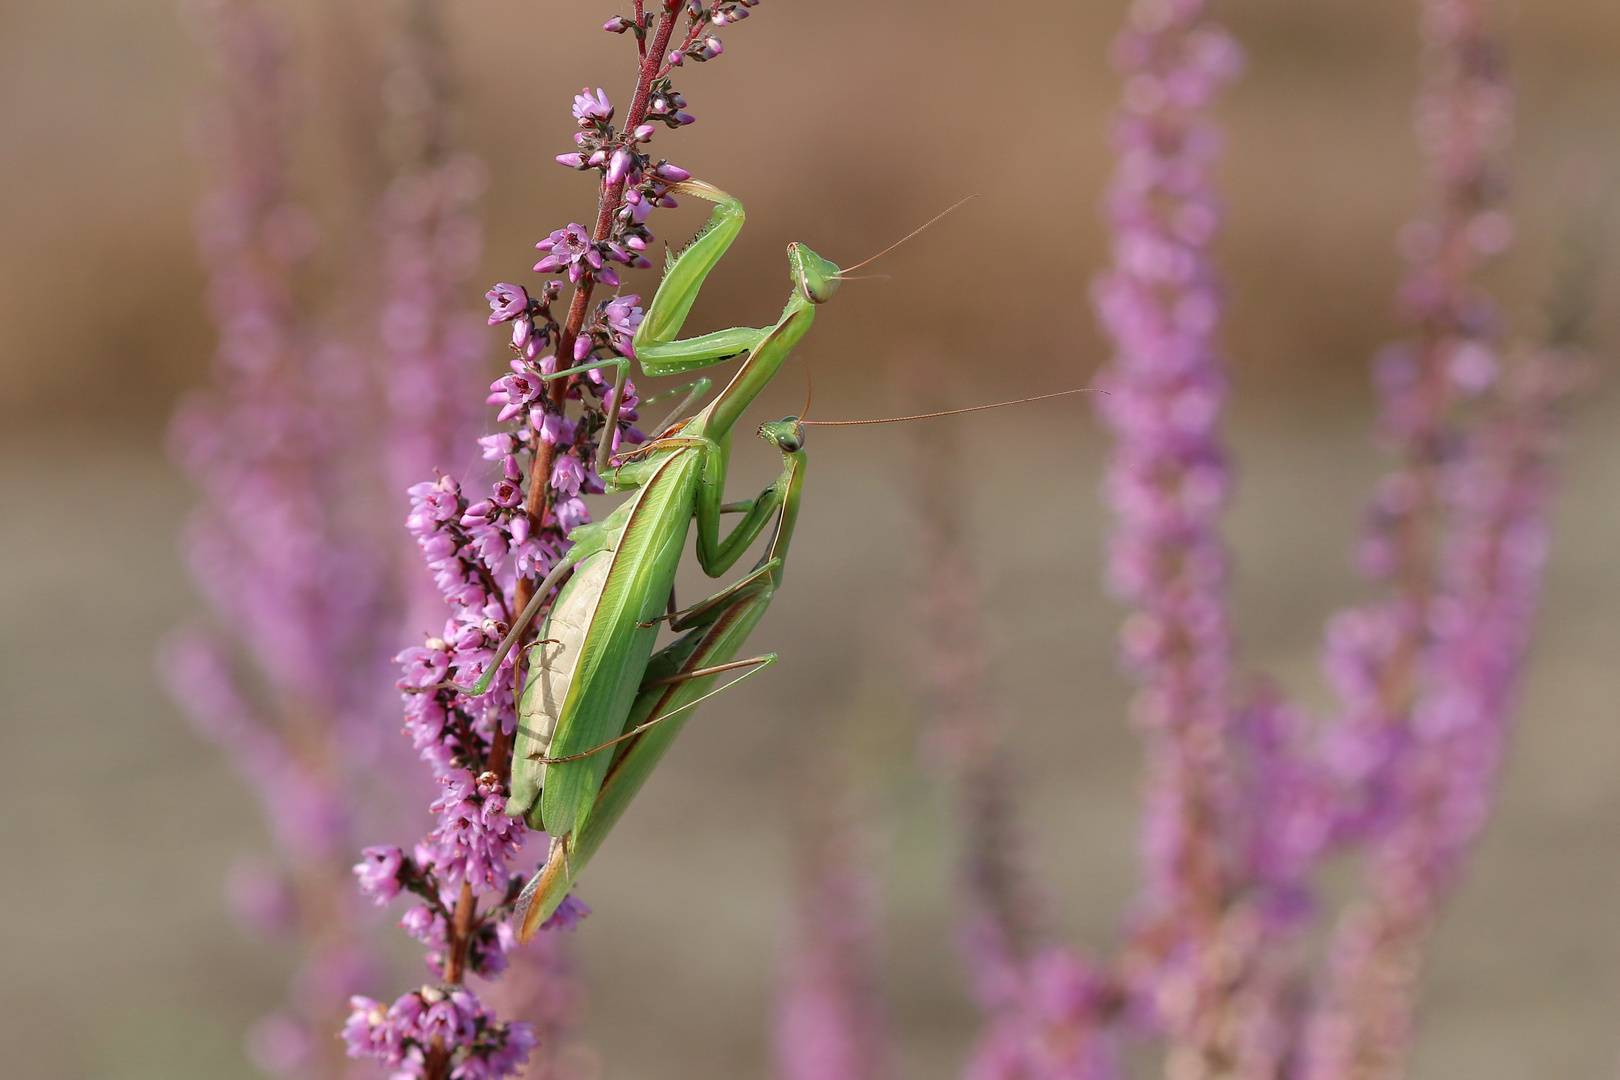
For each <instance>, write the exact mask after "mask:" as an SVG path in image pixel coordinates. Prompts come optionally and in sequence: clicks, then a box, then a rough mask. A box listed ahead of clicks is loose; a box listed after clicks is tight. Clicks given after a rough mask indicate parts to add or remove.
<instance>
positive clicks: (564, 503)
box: [344, 0, 758, 1080]
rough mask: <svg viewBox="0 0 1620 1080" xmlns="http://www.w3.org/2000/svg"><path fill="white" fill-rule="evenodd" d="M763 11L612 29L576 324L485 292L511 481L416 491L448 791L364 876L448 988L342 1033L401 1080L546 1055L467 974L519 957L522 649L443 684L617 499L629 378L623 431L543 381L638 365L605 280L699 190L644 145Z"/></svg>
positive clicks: (429, 759) (427, 730)
mask: <svg viewBox="0 0 1620 1080" xmlns="http://www.w3.org/2000/svg"><path fill="white" fill-rule="evenodd" d="M757 2H758V0H739V2H737V3H710V4H704V3H702V2H700V0H684V2H682V0H662V2H661V3H659V4H658V5H657V7H658V9H659V10H657V11H653V10H648V9H647V6H646V5H645V3H644V2H643V0H637V2H636V3H635V6H634V11H633V15H632V16H630V17H625V16H615V17H614V18H613V19H610V20H609V21H608V22H607V24H606V25H605V26H604V29H605V30H607V31H608V32H610V33H615V34H621V35H622V34H627V33H629V34H633V35H634V39H635V41H636V46H637V54H638V62H637V78H636V85H635V90H634V93H633V94H632V98H631V107H630V110H629V115H628V117H627V118H626V122H625V124H624V126H623V127H622V128H616V127H615V126H614V125H613V122H612V121H613V119H614V115H615V110H614V108H613V105H612V104H611V102H610V101H609V100H608V96H607V94H606V93H605V92H604V91H603V90H601V89H598V90H596V91H595V92H592V91H591V90H590V89H588V88H587V89H585V90H583V91H582V92H581V93H580V94H579V95H578V96H577V97H576V98H575V99H574V108H573V115H574V118H575V120H576V121H577V122H578V124H579V128H580V130H579V132H578V134H577V135H576V136H575V143H576V144H577V146H578V150H577V151H575V152H571V153H568V154H563V155H561V156H560V157H559V158H558V160H559V161H560V162H561V163H562V164H564V165H566V166H569V167H570V168H574V169H577V170H579V171H582V172H593V173H596V174H597V175H598V177H599V179H598V192H599V202H598V211H597V219H596V224H595V227H594V229H592V230H590V231H587V230H586V229H585V227H584V226H582V225H580V224H578V223H570V224H568V225H567V226H565V227H563V228H561V229H558V230H556V231H554V232H553V233H551V235H550V236H548V237H547V238H545V239H544V240H542V241H540V243H539V244H537V245H536V247H538V248H539V249H540V250H541V251H542V252H544V253H545V254H544V257H543V258H541V260H540V261H539V262H538V263H537V264H536V265H535V270H536V271H537V272H539V273H542V274H553V273H560V274H563V275H564V276H565V277H566V278H567V283H568V285H569V286H570V287H571V288H572V290H573V291H572V295H571V297H570V300H569V302H568V306H567V309H566V312H563V311H559V310H558V309H557V305H558V302H559V300H560V299H561V296H562V292H563V289H564V287H565V284H564V282H563V281H561V280H549V281H546V282H545V283H544V284H543V285H542V286H541V287H540V288H539V289H538V290H537V291H536V293H535V295H532V296H531V295H530V293H529V291H528V290H527V289H525V288H523V287H522V286H520V285H514V284H506V283H502V284H498V285H496V286H495V287H494V288H493V289H491V290H490V291H489V293H488V294H487V296H488V299H489V303H490V310H491V314H490V316H489V324H490V325H491V326H495V325H509V326H510V330H511V348H512V360H511V364H510V366H511V374H509V375H506V376H504V377H503V378H501V379H499V380H497V381H496V382H495V383H494V384H493V386H492V387H491V391H492V395H491V397H490V398H489V403H490V404H497V405H499V406H500V407H501V408H500V412H499V414H498V416H497V421H498V422H500V423H502V424H504V425H506V427H505V429H504V430H502V431H499V432H496V433H493V434H490V435H488V436H485V437H484V438H481V439H479V440H478V442H479V444H480V445H481V446H482V448H483V456H484V458H485V459H486V460H489V461H493V462H499V467H500V476H499V478H498V479H497V480H496V481H495V482H494V483H493V485H492V486H491V487H490V489H489V491H488V494H487V495H486V496H485V497H482V498H472V497H469V496H468V495H467V494H465V493H464V491H463V489H462V485H461V484H460V483H459V482H457V481H456V480H455V479H454V478H453V477H451V476H446V475H441V476H440V477H439V478H438V479H437V480H435V481H424V482H420V483H417V484H416V485H415V486H414V487H412V488H411V498H412V510H411V514H410V517H409V519H408V520H407V522H406V525H407V528H408V529H409V530H410V532H411V534H412V535H413V536H414V537H415V538H416V541H417V544H418V546H419V547H420V548H421V551H422V554H423V557H424V558H425V559H426V560H427V564H428V567H429V569H430V570H431V571H432V572H433V575H434V582H435V584H436V586H437V588H438V589H439V591H440V593H441V595H442V596H443V598H444V602H445V603H446V604H447V605H448V607H449V617H448V618H447V619H446V621H445V622H444V629H443V632H442V636H434V637H430V638H428V639H427V640H426V641H425V642H424V643H423V644H422V645H420V646H416V647H413V648H409V649H406V650H405V651H404V652H402V653H400V654H399V657H398V660H399V662H400V664H401V665H402V667H403V677H402V678H401V680H400V681H399V684H398V685H399V688H400V689H401V690H402V691H403V692H404V698H405V703H406V731H407V733H408V734H409V735H410V737H411V739H412V741H413V744H414V746H415V747H416V749H417V751H418V752H419V754H420V755H421V757H422V760H423V761H424V762H425V763H426V764H427V765H428V767H429V768H430V770H431V771H432V773H433V775H434V777H435V778H436V779H437V780H438V782H439V784H440V786H441V788H442V789H443V794H442V795H441V797H440V798H439V799H438V800H437V801H435V802H434V804H433V806H432V808H431V809H432V810H433V812H434V813H435V815H436V816H437V826H436V828H435V829H434V830H433V831H432V832H431V833H430V834H429V835H428V836H427V837H426V838H424V840H423V841H422V842H421V843H419V844H417V845H416V847H415V850H414V851H413V852H412V853H410V854H406V853H405V852H404V851H402V850H401V849H399V848H395V847H372V848H367V849H366V851H365V860H364V861H363V862H362V863H361V864H360V865H358V866H357V867H355V872H356V873H357V874H358V875H359V877H360V880H361V886H362V888H363V889H364V890H365V891H366V892H368V893H370V894H371V895H372V896H373V898H374V899H375V900H376V901H377V902H378V903H379V904H381V903H387V902H388V901H390V900H392V899H393V898H394V897H396V896H398V895H400V894H401V893H408V894H410V895H411V896H412V897H413V898H414V899H415V900H416V903H415V904H414V906H413V907H411V908H410V910H409V911H407V913H406V915H405V918H404V920H403V922H402V925H403V926H404V928H405V929H406V930H407V932H409V933H410V934H411V935H412V936H413V937H415V938H416V939H417V940H419V941H421V942H423V943H424V944H425V945H426V946H427V947H428V949H429V952H428V956H427V960H428V966H429V968H430V970H431V971H432V973H433V974H434V976H435V977H436V981H435V982H434V983H432V984H429V985H427V986H424V987H422V988H421V989H419V990H415V991H411V992H408V993H406V994H404V995H402V996H401V997H399V998H398V999H397V1000H396V1001H395V1002H394V1003H393V1004H392V1005H386V1006H385V1005H383V1004H382V1003H380V1002H377V1001H373V1000H371V999H369V998H363V997H356V998H354V999H353V1012H352V1014H351V1016H350V1020H349V1023H348V1025H347V1026H346V1027H345V1029H344V1038H345V1040H346V1041H347V1043H348V1047H349V1053H350V1054H351V1055H352V1056H356V1057H362V1056H368V1057H373V1058H376V1059H377V1060H379V1061H381V1062H383V1063H385V1064H386V1065H388V1066H389V1067H390V1068H392V1069H394V1070H395V1071H396V1073H398V1074H401V1075H408V1076H421V1077H426V1078H428V1080H444V1078H446V1077H450V1076H454V1077H457V1078H458V1080H459V1078H464V1077H465V1078H478V1077H495V1076H507V1075H511V1074H513V1073H514V1072H515V1071H516V1069H517V1068H518V1067H519V1065H520V1064H521V1063H522V1061H523V1060H525V1059H526V1058H527V1056H528V1053H529V1051H530V1049H532V1048H533V1046H534V1044H535V1033H534V1030H533V1027H532V1025H530V1024H528V1023H523V1022H515V1021H500V1020H498V1019H497V1018H496V1017H495V1015H494V1014H493V1013H492V1012H491V1011H490V1010H489V1009H488V1007H487V1006H486V1005H484V1003H482V1002H480V1001H479V999H478V998H477V997H476V996H475V995H474V993H473V992H472V991H471V990H470V989H469V988H468V987H467V985H466V977H467V976H468V975H469V974H475V975H479V976H482V977H485V978H494V977H496V976H498V975H499V974H500V973H501V971H502V970H504V968H505V967H506V964H507V960H506V954H507V953H508V952H509V951H510V950H512V949H513V948H515V947H516V939H515V936H514V934H513V932H512V928H511V926H510V924H509V917H510V915H511V913H512V910H513V907H514V905H515V902H516V900H517V897H518V893H519V891H520V889H521V887H522V883H523V878H524V875H523V874H522V873H521V872H519V871H517V870H516V869H515V868H514V867H513V865H512V864H513V860H514V859H515V857H516V855H517V853H518V850H519V848H521V847H522V845H523V843H524V827H523V825H522V823H521V822H520V821H517V820H514V819H512V818H509V817H507V816H506V814H505V805H506V798H507V795H508V787H507V785H508V777H509V772H510V764H511V763H510V752H511V739H512V735H513V732H514V729H515V724H516V717H515V715H514V712H513V706H512V698H513V687H514V685H515V682H516V680H517V677H518V673H517V667H516V665H517V663H518V662H520V661H518V660H517V659H516V658H517V657H521V656H522V655H523V653H524V650H522V649H518V650H514V652H513V654H512V657H511V658H508V659H507V660H505V661H503V662H502V665H501V667H500V668H499V669H498V670H496V671H495V672H494V673H493V681H492V682H491V683H490V685H489V687H488V691H487V693H485V694H483V695H482V696H479V697H469V696H466V695H464V694H462V693H460V692H459V691H456V690H454V689H452V688H448V687H447V686H446V685H445V684H446V682H447V680H448V681H453V682H454V683H456V684H458V685H463V686H465V685H470V684H472V683H474V682H476V681H477V680H478V679H479V678H480V677H481V676H482V675H484V674H485V673H486V671H487V670H488V669H489V667H490V665H491V663H492V662H493V661H494V654H495V648H496V645H497V644H498V643H499V641H500V639H501V637H502V636H503V635H504V634H505V633H506V631H507V628H508V627H509V626H510V625H511V622H512V620H513V618H514V617H515V615H516V613H517V612H519V611H520V610H522V609H523V607H524V606H526V604H527V603H528V600H529V599H530V597H531V596H532V595H533V593H532V590H533V588H534V587H535V583H536V582H537V581H538V580H539V579H540V578H541V577H543V576H544V575H545V574H546V573H547V572H548V571H549V570H550V569H551V568H552V566H553V565H555V563H556V561H557V559H558V558H560V557H561V555H562V554H563V553H564V552H565V551H566V550H567V547H568V539H567V536H568V533H569V531H570V530H572V529H573V528H574V527H575V526H577V525H580V524H582V523H584V522H586V521H587V520H589V513H588V511H587V509H586V507H585V503H584V501H583V499H582V498H581V497H580V496H581V495H582V494H586V493H590V492H600V491H602V490H603V486H602V481H601V479H600V478H599V477H598V476H597V475H596V474H595V472H594V470H593V465H592V463H593V461H594V459H595V454H596V449H597V446H598V444H599V443H600V442H601V441H603V440H608V441H609V442H610V444H611V446H612V447H618V446H619V445H620V444H621V443H625V442H628V443H637V442H640V441H642V439H643V436H642V434H641V433H640V432H639V431H638V430H637V429H636V428H635V427H634V421H635V420H636V418H637V415H636V403H637V399H636V395H635V387H634V385H633V384H632V383H629V382H626V383H625V384H624V386H623V390H622V396H621V400H620V401H619V402H618V403H617V417H618V422H617V423H616V424H615V426H614V429H613V430H611V431H609V430H606V428H607V418H608V416H609V415H610V414H612V413H613V402H612V400H611V398H612V395H613V394H614V393H615V391H614V388H613V386H612V384H611V383H609V382H608V381H606V380H605V379H604V378H603V377H602V374H601V371H600V370H599V369H597V370H591V371H589V372H586V373H583V374H576V375H568V376H566V377H564V378H558V379H553V380H549V381H548V380H546V379H545V378H544V376H548V375H551V374H554V373H557V372H562V371H565V370H567V369H569V368H572V367H575V366H578V365H583V364H585V363H588V362H590V361H592V360H593V359H606V358H612V357H632V358H633V356H634V353H633V351H632V348H631V344H630V343H631V339H632V337H633V335H634V333H635V329H636V327H637V325H638V324H639V323H640V321H641V317H642V309H641V307H640V306H639V304H638V301H639V300H640V297H639V296H636V295H633V294H630V295H622V296H613V297H611V298H609V299H607V300H603V301H597V302H595V304H594V306H593V297H594V293H595V290H596V287H597V286H598V285H606V286H608V287H616V286H618V285H619V275H618V273H617V271H616V270H615V269H614V266H613V264H614V263H618V264H620V265H624V266H628V267H634V268H646V267H648V266H650V265H651V264H650V262H649V260H648V259H647V258H646V257H645V255H643V254H642V252H643V251H645V249H646V247H647V245H648V243H649V242H650V241H651V239H652V234H651V232H650V231H649V230H648V228H647V221H648V217H649V214H650V213H651V211H652V210H653V209H654V208H655V207H658V206H673V205H675V199H674V197H673V196H672V195H671V194H670V190H669V189H670V186H671V185H672V184H675V183H678V182H680V181H682V180H685V179H688V178H689V176H688V174H687V173H686V171H685V170H683V169H679V168H677V167H675V166H673V165H670V164H669V163H668V162H667V161H662V160H660V161H657V162H654V161H653V159H652V158H651V157H650V156H649V155H648V154H647V153H646V150H645V147H646V144H648V143H649V142H650V141H651V140H652V138H653V137H654V135H655V134H656V132H657V125H658V124H659V123H662V124H664V125H665V126H666V127H669V128H678V127H681V126H683V125H685V124H688V123H691V122H692V117H691V116H690V114H688V113H686V112H685V111H684V109H685V104H686V103H685V99H684V98H682V97H681V95H680V93H679V92H678V91H676V90H675V88H674V86H673V83H672V77H671V73H672V71H673V69H674V68H676V67H679V66H681V65H682V64H684V63H685V61H687V60H693V61H699V62H701V61H705V60H709V59H712V58H713V57H715V56H718V55H719V54H720V52H721V51H722V47H721V44H720V41H719V39H718V38H717V37H715V36H714V34H713V32H712V31H713V29H714V28H715V27H720V26H725V25H728V24H730V23H732V22H735V21H737V20H739V19H741V18H744V17H746V16H747V14H748V12H749V9H750V8H752V7H753V6H755V4H757ZM677 32H679V35H680V36H679V38H677V36H676V35H677ZM584 914H585V908H584V907H583V905H581V904H578V903H577V902H575V901H573V900H572V899H571V898H570V899H569V900H566V901H565V902H564V904H563V906H562V907H560V908H559V909H558V911H557V913H556V914H555V915H554V916H553V917H552V919H551V920H550V921H549V922H548V923H547V926H546V929H547V930H548V932H555V930H556V929H557V928H559V927H571V926H572V925H574V924H575V923H576V922H577V920H578V919H579V918H580V917H581V916H582V915H584Z"/></svg>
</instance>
